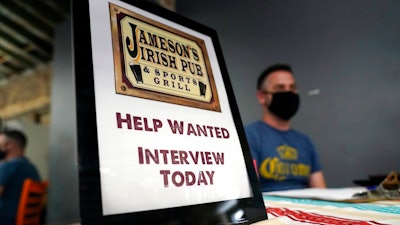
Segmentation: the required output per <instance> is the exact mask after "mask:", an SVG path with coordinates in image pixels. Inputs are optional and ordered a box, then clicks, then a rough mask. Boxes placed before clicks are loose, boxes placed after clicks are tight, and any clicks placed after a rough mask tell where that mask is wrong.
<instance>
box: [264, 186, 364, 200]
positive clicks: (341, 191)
mask: <svg viewBox="0 0 400 225" xmlns="http://www.w3.org/2000/svg"><path fill="white" fill-rule="evenodd" d="M366 190H367V189H366V188H365V187H347V188H306V189H296V190H287V191H271V192H263V195H271V196H281V197H292V198H311V199H321V200H330V201H346V200H352V199H355V198H353V195H354V194H355V193H358V192H363V191H366Z"/></svg>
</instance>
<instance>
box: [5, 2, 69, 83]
mask: <svg viewBox="0 0 400 225" xmlns="http://www.w3.org/2000/svg"><path fill="white" fill-rule="evenodd" d="M68 16H69V1H68V0H30V1H26V0H7V1H1V2H0V83H4V82H6V81H7V80H9V79H10V78H11V77H12V76H18V75H19V74H21V73H22V72H24V71H25V70H27V69H31V68H35V67H36V66H38V65H41V64H44V63H48V62H49V61H51V59H52V53H53V37H54V28H55V26H56V25H57V24H58V23H60V22H62V21H64V20H65V19H66V18H67V17H68Z"/></svg>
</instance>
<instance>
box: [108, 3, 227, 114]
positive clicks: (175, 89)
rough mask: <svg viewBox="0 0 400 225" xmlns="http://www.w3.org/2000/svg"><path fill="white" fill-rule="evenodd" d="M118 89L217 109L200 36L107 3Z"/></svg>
mask: <svg viewBox="0 0 400 225" xmlns="http://www.w3.org/2000/svg"><path fill="white" fill-rule="evenodd" d="M110 19H111V29H112V40H113V53H114V68H115V81H116V82H115V84H116V86H115V88H116V92H117V93H118V94H124V95H130V96H136V97H141V98H147V99H153V100H157V101H163V102H169V103H174V104H180V105H186V106H190V107H196V108H201V109H208V110H213V111H218V112H220V111H221V108H220V105H219V100H218V95H217V91H216V87H215V81H214V77H213V74H212V70H211V66H210V62H209V58H208V55H207V51H206V48H205V44H204V41H203V40H201V39H199V38H196V37H194V36H192V35H189V34H187V33H184V32H182V31H179V30H177V29H175V28H172V27H169V26H166V25H165V24H161V23H159V22H156V21H154V20H151V19H149V18H147V17H144V16H142V15H139V14H137V13H134V12H131V11H128V10H126V9H124V8H121V7H119V6H116V5H114V4H111V3H110Z"/></svg>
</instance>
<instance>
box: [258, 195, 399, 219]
mask: <svg viewBox="0 0 400 225" xmlns="http://www.w3.org/2000/svg"><path fill="white" fill-rule="evenodd" d="M263 198H264V202H265V206H266V210H267V214H268V220H267V221H265V222H263V223H260V225H261V224H265V225H267V224H268V225H269V224H272V225H287V224H301V225H304V224H310V225H315V224H322V225H328V224H329V225H332V224H333V225H336V224H337V225H381V224H394V225H396V224H399V225H400V201H377V202H370V203H348V202H334V201H326V200H315V199H307V198H293V197H281V196H269V195H265V194H263ZM257 225H258V224H257Z"/></svg>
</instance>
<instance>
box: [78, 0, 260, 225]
mask: <svg viewBox="0 0 400 225" xmlns="http://www.w3.org/2000/svg"><path fill="white" fill-rule="evenodd" d="M123 2H125V3H128V4H131V5H133V6H135V7H137V8H140V9H143V10H145V11H148V12H151V13H153V14H156V15H158V16H160V17H163V18H166V19H167V20H170V21H172V22H174V23H177V24H180V25H182V26H185V27H189V28H190V29H193V30H196V31H197V32H200V33H202V34H206V35H207V36H209V37H210V38H211V39H212V42H213V45H214V48H215V51H216V55H217V60H218V64H219V67H220V70H221V73H222V78H223V82H224V85H225V87H226V92H227V96H228V98H229V104H230V108H231V113H232V115H233V118H234V123H235V126H236V129H237V131H238V136H239V139H240V143H241V148H242V150H243V157H244V160H245V164H246V169H247V171H248V175H249V181H250V185H251V190H252V193H253V196H252V197H250V198H244V199H235V200H228V201H222V202H214V203H207V204H200V205H191V206H183V207H176V208H167V209H159V210H150V211H142V212H135V213H126V214H117V215H109V216H103V213H102V202H101V186H100V170H99V155H98V136H97V123H96V106H95V99H96V96H95V90H94V88H95V87H94V74H93V61H92V59H93V56H92V39H91V38H92V37H91V32H90V16H89V2H88V1H87V0H72V19H73V48H74V69H75V87H76V106H77V107H76V108H77V110H76V114H77V148H78V167H79V191H80V215H81V224H82V225H91V224H93V225H101V224H152V225H156V224H171V225H172V224H174V225H183V224H191V225H213V224H251V223H255V222H258V221H261V220H266V219H267V215H266V210H265V206H264V202H263V198H262V194H261V191H260V188H259V184H258V179H257V175H256V172H255V169H254V166H253V162H252V158H251V155H250V150H249V147H248V144H247V141H246V136H245V133H244V128H243V125H242V121H241V118H240V114H239V110H238V106H237V104H236V100H235V97H234V92H233V89H232V85H231V82H230V79H229V76H228V71H227V68H226V65H225V62H224V59H223V55H222V50H221V47H220V44H219V41H218V37H217V33H216V31H215V30H213V29H211V28H209V27H207V26H204V25H202V24H200V23H197V22H195V21H192V20H190V19H187V18H185V17H183V16H180V15H179V14H177V13H174V12H171V11H169V10H166V9H164V8H162V7H159V6H157V5H155V4H152V3H149V2H146V1H123ZM227 188H229V187H227ZM224 205H225V206H226V205H230V208H229V210H226V211H224V212H220V211H218V209H220V208H221V207H222V206H224ZM238 210H242V211H243V212H244V213H243V217H241V218H239V219H235V220H232V219H231V215H232V214H233V213H235V212H237V211H238Z"/></svg>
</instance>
